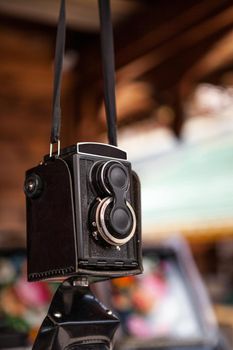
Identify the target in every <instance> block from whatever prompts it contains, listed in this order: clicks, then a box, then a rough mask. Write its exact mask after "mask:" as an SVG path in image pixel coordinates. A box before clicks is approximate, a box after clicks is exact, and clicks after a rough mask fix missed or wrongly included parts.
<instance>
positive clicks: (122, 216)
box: [109, 208, 132, 236]
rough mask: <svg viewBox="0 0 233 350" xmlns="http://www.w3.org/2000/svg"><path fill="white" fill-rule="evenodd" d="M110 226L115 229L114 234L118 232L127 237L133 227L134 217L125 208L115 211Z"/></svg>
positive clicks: (112, 213)
mask: <svg viewBox="0 0 233 350" xmlns="http://www.w3.org/2000/svg"><path fill="white" fill-rule="evenodd" d="M109 224H110V226H111V227H112V228H113V232H116V233H117V234H119V235H120V236H124V235H127V234H128V233H129V231H130V228H131V226H132V216H131V215H130V212H129V211H128V210H126V209H124V208H116V209H113V210H112V212H111V215H110V220H109Z"/></svg>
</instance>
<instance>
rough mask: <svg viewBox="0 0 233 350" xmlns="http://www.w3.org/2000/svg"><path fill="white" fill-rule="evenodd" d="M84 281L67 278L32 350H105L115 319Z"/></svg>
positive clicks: (113, 330)
mask: <svg viewBox="0 0 233 350" xmlns="http://www.w3.org/2000/svg"><path fill="white" fill-rule="evenodd" d="M86 282H87V281H85V280H80V281H79V285H76V283H77V280H76V281H75V280H73V279H69V280H66V281H65V282H63V283H62V284H61V285H60V286H59V288H58V290H57V292H56V293H55V295H54V298H53V300H52V303H51V306H50V308H49V311H48V315H47V316H46V318H45V319H44V321H43V323H42V325H41V328H40V331H39V333H38V337H37V338H36V341H35V343H34V346H33V350H42V349H50V350H62V349H66V350H79V349H80V350H82V349H86V350H92V349H93V350H105V349H106V350H107V349H110V348H111V342H112V338H113V336H114V333H115V331H116V329H117V327H118V326H119V320H118V318H117V317H116V316H115V315H114V314H113V313H112V311H110V310H109V309H107V308H106V307H104V306H103V305H102V304H101V303H100V302H99V301H98V299H97V298H96V297H95V296H94V295H93V294H92V293H91V291H90V289H89V287H88V285H86Z"/></svg>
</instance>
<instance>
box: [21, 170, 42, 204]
mask: <svg viewBox="0 0 233 350" xmlns="http://www.w3.org/2000/svg"><path fill="white" fill-rule="evenodd" d="M42 189H43V184H42V180H41V178H40V176H39V175H37V174H31V175H29V176H27V177H26V179H25V182H24V192H25V194H26V196H27V197H28V198H37V197H39V196H40V194H41V192H42Z"/></svg>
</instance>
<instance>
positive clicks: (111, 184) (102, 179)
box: [91, 161, 129, 194]
mask: <svg viewBox="0 0 233 350" xmlns="http://www.w3.org/2000/svg"><path fill="white" fill-rule="evenodd" d="M91 181H92V183H93V185H94V187H95V189H96V191H97V192H98V193H100V194H112V193H113V192H114V188H115V189H119V190H124V191H126V190H127V188H128V186H129V175H128V171H127V168H126V167H125V166H124V165H123V164H121V163H120V162H116V161H109V162H105V163H103V162H100V163H96V164H95V165H94V167H93V168H92V170H91Z"/></svg>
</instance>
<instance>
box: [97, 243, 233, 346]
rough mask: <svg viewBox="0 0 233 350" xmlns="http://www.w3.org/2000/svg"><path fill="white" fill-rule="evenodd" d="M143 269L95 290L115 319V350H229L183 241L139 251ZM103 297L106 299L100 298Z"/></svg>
mask: <svg viewBox="0 0 233 350" xmlns="http://www.w3.org/2000/svg"><path fill="white" fill-rule="evenodd" d="M143 266H144V273H143V275H141V276H130V277H127V278H120V279H116V280H113V281H111V284H110V283H109V282H106V283H107V284H110V290H109V288H108V292H107V295H106V290H107V288H106V286H105V287H101V285H100V287H101V288H102V289H101V288H100V290H99V292H100V293H102V294H103V297H104V298H105V300H104V302H105V303H106V304H107V305H110V306H111V308H113V310H115V311H116V312H117V314H118V316H119V318H120V321H121V326H122V327H121V328H122V329H121V334H119V336H118V337H117V344H116V348H117V349H118V350H151V349H156V350H162V349H164V350H165V349H167V350H230V349H231V347H230V346H229V345H228V344H227V342H226V340H225V339H224V337H223V336H222V334H221V333H220V330H219V327H218V325H217V322H216V318H215V315H214V312H213V308H212V305H211V303H210V300H209V297H208V295H207V292H206V289H205V287H204V284H203V282H202V279H201V277H200V275H199V272H198V271H197V268H196V265H195V262H194V260H193V257H192V255H191V252H190V250H189V247H188V245H187V244H186V242H185V241H183V240H182V239H180V238H178V239H177V238H176V239H174V240H171V241H169V242H167V243H166V244H163V245H159V246H158V245H157V246H154V247H153V246H152V247H148V248H145V249H144V252H143ZM106 299H108V300H106Z"/></svg>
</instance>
